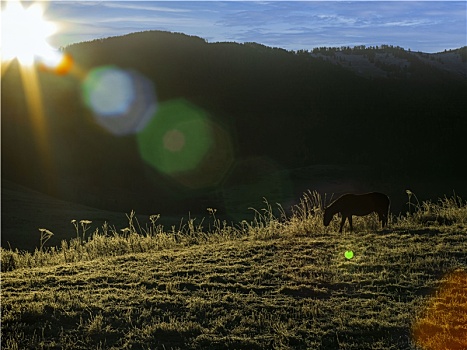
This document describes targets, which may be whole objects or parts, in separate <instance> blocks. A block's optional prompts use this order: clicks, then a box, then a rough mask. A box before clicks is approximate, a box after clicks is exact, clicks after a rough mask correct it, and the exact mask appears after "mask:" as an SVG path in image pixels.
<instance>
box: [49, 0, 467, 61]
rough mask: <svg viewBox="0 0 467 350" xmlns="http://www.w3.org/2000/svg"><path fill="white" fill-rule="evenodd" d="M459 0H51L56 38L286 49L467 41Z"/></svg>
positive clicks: (417, 46)
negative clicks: (156, 37)
mask: <svg viewBox="0 0 467 350" xmlns="http://www.w3.org/2000/svg"><path fill="white" fill-rule="evenodd" d="M466 6H467V2H466V1H345V2H344V1H260V2H256V1H255V2H254V1H226V2H222V1H158V2H154V1H59V2H56V1H53V2H49V3H48V4H47V10H46V12H45V16H46V18H47V19H48V20H51V21H54V22H57V23H59V25H60V32H59V33H58V34H57V35H55V36H54V37H53V38H51V43H52V44H53V45H55V46H57V47H58V46H65V45H68V44H70V43H75V42H79V41H87V40H93V39H97V38H105V37H109V36H117V35H123V34H127V33H132V32H138V31H145V30H166V31H171V32H182V33H185V34H188V35H196V36H200V37H202V38H204V39H206V40H207V41H208V42H216V41H235V42H240V43H243V42H258V43H261V44H264V45H267V46H274V47H281V48H284V49H287V50H299V49H308V50H309V49H312V48H314V47H320V46H355V45H367V46H369V45H381V44H389V45H397V46H401V47H403V48H405V49H411V50H412V51H423V52H439V51H444V49H454V48H459V47H461V46H465V45H467V43H466V40H467V39H466V36H467V34H466V30H467V29H466Z"/></svg>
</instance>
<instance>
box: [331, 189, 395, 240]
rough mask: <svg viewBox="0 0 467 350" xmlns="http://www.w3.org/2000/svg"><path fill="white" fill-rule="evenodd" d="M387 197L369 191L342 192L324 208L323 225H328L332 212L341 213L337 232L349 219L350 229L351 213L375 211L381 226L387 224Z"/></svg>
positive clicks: (351, 228)
mask: <svg viewBox="0 0 467 350" xmlns="http://www.w3.org/2000/svg"><path fill="white" fill-rule="evenodd" d="M389 205H390V201H389V197H388V196H386V195H385V194H383V193H379V192H370V193H365V194H349V193H348V194H344V195H342V196H341V197H339V198H337V199H336V200H335V201H334V202H332V204H331V205H329V206H328V207H326V209H325V210H324V220H323V223H324V226H328V225H329V223H330V222H331V220H332V217H333V216H334V214H337V213H341V215H342V221H341V227H340V230H339V232H342V227H344V224H345V220H347V219H349V224H350V230H351V231H352V230H353V227H352V215H357V216H364V215H368V214H371V213H373V212H376V213H377V214H378V218H379V221H381V222H382V223H381V225H382V226H381V227H384V226H386V225H387V224H388V215H389Z"/></svg>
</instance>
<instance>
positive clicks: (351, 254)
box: [344, 250, 353, 260]
mask: <svg viewBox="0 0 467 350" xmlns="http://www.w3.org/2000/svg"><path fill="white" fill-rule="evenodd" d="M344 256H345V257H346V258H347V259H349V260H350V259H352V258H353V251H351V250H347V251H346V252H345V253H344Z"/></svg>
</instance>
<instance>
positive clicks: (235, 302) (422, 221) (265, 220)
mask: <svg viewBox="0 0 467 350" xmlns="http://www.w3.org/2000/svg"><path fill="white" fill-rule="evenodd" d="M407 194H408V205H407V212H406V214H405V215H399V216H392V217H391V219H390V225H389V228H387V229H384V230H381V228H380V226H379V223H378V221H377V217H376V215H370V216H367V217H362V218H354V231H353V232H349V231H348V230H345V229H344V233H343V234H339V233H338V232H337V231H338V228H339V221H340V220H339V218H337V217H335V218H334V219H333V221H332V222H331V225H330V226H329V227H326V228H325V227H324V226H323V224H322V218H323V202H324V199H323V198H321V196H320V195H319V194H318V193H317V192H307V193H305V194H304V196H303V198H302V199H301V200H300V203H299V204H298V205H296V206H295V207H294V208H293V211H292V213H291V214H286V212H285V211H284V210H282V208H281V207H280V206H277V207H276V206H275V205H271V204H269V203H268V202H267V201H266V200H265V202H264V208H262V209H252V210H253V211H254V212H255V218H254V220H253V221H251V222H247V221H240V222H238V223H227V222H225V221H221V220H219V219H217V217H216V209H215V208H208V215H207V218H205V219H202V220H198V219H195V218H188V219H187V220H185V221H181V222H180V224H179V225H176V226H172V227H168V228H167V227H164V226H162V225H159V224H158V219H159V216H158V215H153V216H151V217H150V221H149V222H148V223H140V222H139V221H138V220H137V219H136V216H135V213H133V212H132V213H130V214H128V226H127V227H125V228H123V229H117V228H116V227H114V226H112V225H111V224H107V223H106V224H104V225H103V226H102V227H97V228H96V227H94V226H93V223H92V222H90V221H87V220H86V218H77V219H76V220H75V221H74V222H71V223H70V227H73V226H71V225H74V229H75V233H74V235H75V238H73V239H71V240H69V241H63V242H62V244H61V246H59V247H49V246H48V245H47V240H48V239H49V238H50V236H51V235H52V234H53V233H52V232H50V231H49V230H47V229H46V228H43V229H42V230H40V231H39V232H38V236H37V246H38V248H37V249H36V250H35V251H34V252H25V251H18V250H11V249H5V247H2V249H1V264H2V265H1V269H2V274H1V293H2V299H1V308H2V310H1V311H2V315H1V346H2V349H167V350H168V349H385V350H386V349H398V350H399V349H429V350H432V349H433V350H435V349H436V350H437V349H466V348H467V340H466V339H467V287H466V286H467V239H466V238H467V204H466V203H465V202H464V201H463V200H462V199H460V198H459V197H457V196H455V195H454V196H452V197H444V198H440V199H438V200H435V201H426V202H422V203H420V202H418V200H417V198H416V196H415V195H414V194H413V193H412V192H410V191H408V192H407ZM345 228H347V226H346V227H345Z"/></svg>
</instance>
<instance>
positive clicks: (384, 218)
mask: <svg viewBox="0 0 467 350" xmlns="http://www.w3.org/2000/svg"><path fill="white" fill-rule="evenodd" d="M378 218H379V221H381V228H384V226H387V224H388V215H387V214H386V213H378Z"/></svg>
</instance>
